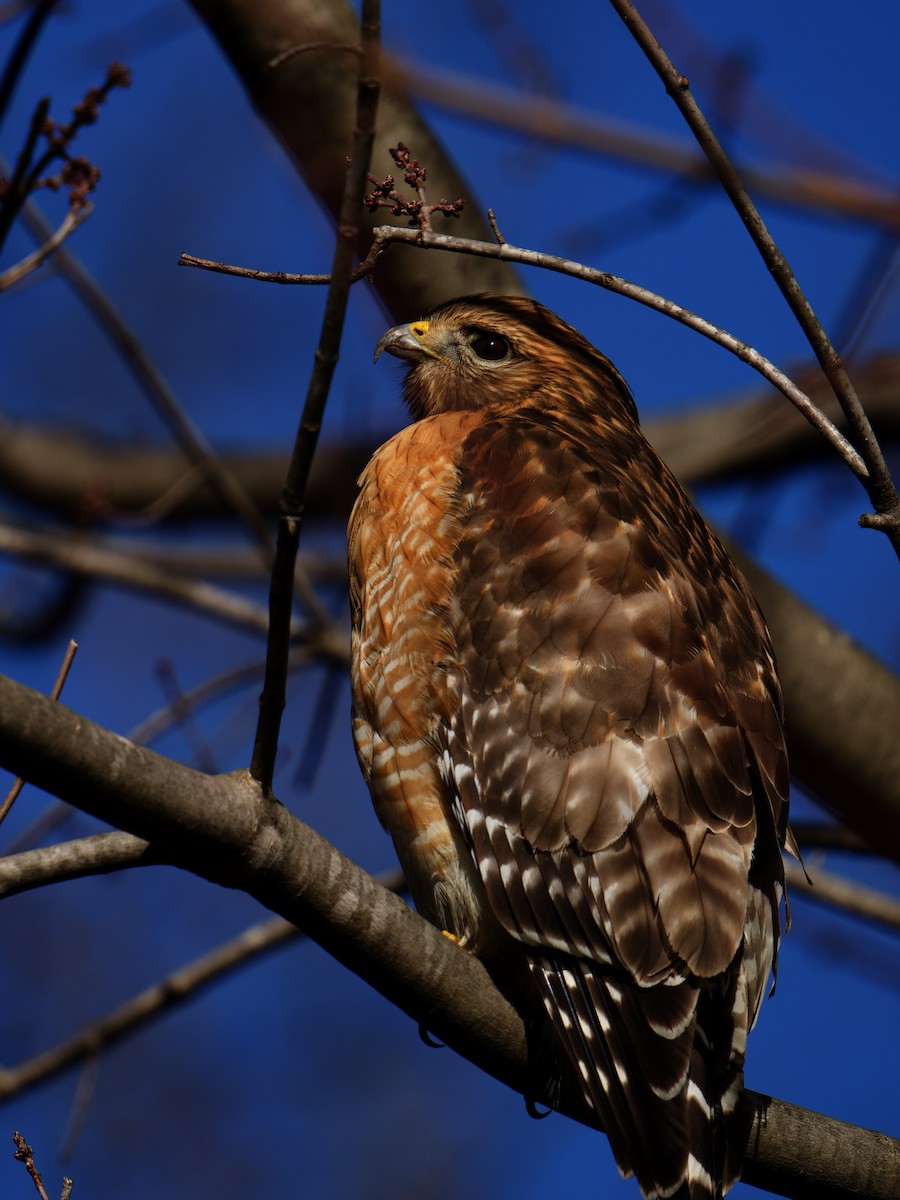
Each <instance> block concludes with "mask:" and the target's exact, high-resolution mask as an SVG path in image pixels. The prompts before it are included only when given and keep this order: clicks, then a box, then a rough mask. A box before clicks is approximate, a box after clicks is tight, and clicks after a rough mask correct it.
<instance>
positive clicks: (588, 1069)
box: [529, 956, 743, 1200]
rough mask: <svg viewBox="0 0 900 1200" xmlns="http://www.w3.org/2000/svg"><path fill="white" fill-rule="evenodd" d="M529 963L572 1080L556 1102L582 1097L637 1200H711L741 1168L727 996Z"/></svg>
mask: <svg viewBox="0 0 900 1200" xmlns="http://www.w3.org/2000/svg"><path fill="white" fill-rule="evenodd" d="M529 965H530V969H531V973H532V976H533V978H534V979H535V981H536V983H537V986H538V988H539V990H540V992H541V996H542V999H543V1001H544V1007H545V1008H546V1010H547V1012H548V1013H549V1015H550V1019H551V1022H552V1024H553V1026H554V1028H555V1030H556V1033H557V1035H558V1036H559V1038H560V1040H561V1042H562V1045H563V1049H564V1052H565V1057H566V1058H567V1059H568V1060H569V1062H570V1063H571V1064H572V1065H573V1066H574V1068H575V1071H577V1076H576V1077H575V1078H574V1080H573V1081H572V1082H571V1083H569V1085H568V1088H567V1084H566V1081H564V1082H563V1087H562V1094H563V1095H565V1094H566V1091H567V1090H569V1091H572V1090H575V1089H578V1090H580V1091H581V1093H582V1094H583V1096H584V1098H585V1099H586V1100H587V1101H588V1103H589V1104H590V1106H591V1108H592V1109H593V1110H594V1112H595V1113H596V1115H597V1118H598V1120H599V1122H600V1124H601V1125H602V1127H603V1129H604V1131H605V1132H606V1134H607V1136H608V1138H609V1143H610V1147H611V1149H612V1152H613V1154H614V1156H615V1159H616V1163H617V1164H618V1167H619V1170H620V1171H621V1173H622V1174H623V1175H624V1176H626V1177H627V1176H629V1175H634V1176H636V1178H637V1182H638V1184H639V1185H640V1188H641V1191H642V1192H643V1194H644V1196H646V1197H656V1198H659V1200H669V1198H674V1200H720V1198H721V1196H722V1195H723V1194H724V1192H726V1191H727V1190H728V1188H729V1187H730V1186H731V1184H732V1183H733V1182H734V1180H735V1178H736V1176H737V1174H738V1171H739V1166H740V1162H739V1160H740V1153H739V1149H738V1148H737V1147H736V1145H735V1144H734V1138H733V1136H731V1134H732V1129H733V1128H734V1123H735V1121H736V1111H735V1105H736V1100H737V1096H738V1094H739V1092H740V1087H741V1081H742V1072H741V1067H742V1063H743V1054H742V1052H741V1053H740V1054H738V1053H736V1050H737V1045H736V1043H740V1037H737V1038H736V1037H734V1036H733V1033H734V1030H733V1020H731V1005H730V1004H729V1003H728V997H725V996H723V995H722V994H721V992H720V993H712V994H709V993H705V992H701V990H700V989H699V988H698V986H697V985H696V984H694V983H692V982H690V981H687V980H685V981H680V982H676V983H673V984H658V985H656V986H654V987H650V988H640V987H638V986H637V985H636V984H635V983H634V982H633V981H632V980H631V979H630V978H629V977H627V976H625V975H623V974H622V973H621V972H617V971H614V970H612V969H610V968H604V967H602V966H598V965H596V964H593V963H588V962H585V961H584V960H582V959H576V958H568V957H563V956H558V957H557V956H554V957H549V956H535V957H534V958H532V959H530V962H529ZM710 1017H711V1018H713V1019H712V1021H711V1022H710V1020H709V1018H710ZM741 1051H742V1045H741Z"/></svg>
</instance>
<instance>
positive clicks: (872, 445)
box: [610, 0, 900, 557]
mask: <svg viewBox="0 0 900 1200" xmlns="http://www.w3.org/2000/svg"><path fill="white" fill-rule="evenodd" d="M610 3H611V4H612V6H613V8H614V9H615V10H616V12H617V13H618V14H619V16H620V17H621V18H622V20H623V21H624V22H625V25H626V27H627V28H628V30H629V32H630V33H631V34H632V36H633V37H634V39H635V41H636V42H637V43H638V45H639V46H640V47H641V49H642V50H643V51H644V54H645V55H646V56H647V58H648V59H649V61H650V63H651V65H652V66H653V69H654V70H655V71H656V73H657V75H659V77H660V79H661V80H662V82H663V84H664V85H665V88H666V91H667V92H668V93H669V95H670V96H671V97H672V99H673V100H674V102H675V104H676V105H677V106H678V109H679V111H680V112H681V115H682V116H683V117H684V119H685V121H686V122H687V124H688V127H689V129H690V130H691V132H692V133H693V134H694V136H695V137H696V139H697V142H698V143H699V145H700V148H701V150H702V151H703V153H704V154H705V155H706V157H707V159H708V160H709V162H710V165H711V166H712V168H713V170H714V171H715V173H716V175H717V176H718V178H719V181H720V183H721V184H722V187H723V188H724V190H725V192H726V194H727V195H728V197H729V199H730V200H731V202H732V204H733V205H734V207H735V209H736V210H737V212H738V215H739V216H740V218H741V220H742V221H743V223H744V225H745V226H746V228H747V231H748V233H749V234H750V237H751V238H752V239H753V243H754V245H755V246H756V248H757V250H758V251H759V253H760V255H761V256H762V259H763V262H764V263H765V264H766V266H767V268H768V269H769V271H770V272H771V274H772V276H773V278H774V280H775V282H776V283H777V285H778V288H779V290H780V291H781V294H782V295H783V296H784V298H785V300H787V302H788V305H789V306H790V309H791V312H792V313H793V314H794V317H795V318H796V320H797V323H798V324H799V326H800V328H801V329H802V330H803V332H804V334H805V335H806V338H807V340H808V342H809V344H810V346H811V347H812V349H813V352H814V353H815V355H816V358H817V359H818V360H819V363H820V365H821V367H822V370H823V372H824V373H825V375H826V377H827V378H828V381H829V382H830V384H831V386H832V387H833V389H834V393H835V395H836V396H837V398H838V400H839V401H840V403H841V407H842V408H843V410H844V414H845V415H846V417H847V421H848V423H849V425H850V429H851V431H852V432H853V435H854V439H855V441H856V444H857V446H858V448H859V451H860V454H861V455H862V457H863V460H864V461H865V464H866V470H867V474H868V476H869V485H868V490H869V496H870V498H871V500H872V503H873V505H874V506H875V510H876V511H875V514H874V515H872V514H867V515H866V516H864V517H863V518H862V519H861V521H860V524H862V525H866V526H869V527H871V528H877V529H881V530H882V531H883V532H884V533H886V534H887V536H888V538H889V539H890V541H891V544H892V545H893V547H894V549H895V551H896V552H897V555H898V557H900V496H898V495H897V491H896V488H895V487H894V483H893V480H892V479H891V474H890V471H889V470H888V466H887V463H886V462H885V460H884V455H883V454H882V452H881V447H880V446H879V444H878V441H877V439H876V437H875V435H874V433H873V432H872V427H871V425H870V424H869V419H868V417H867V416H866V413H865V410H864V409H863V407H862V405H861V404H860V402H859V397H858V396H857V395H856V391H855V389H854V387H853V384H852V383H851V381H850V378H849V376H848V375H847V372H846V370H845V369H844V365H843V363H842V362H841V359H840V356H839V355H838V353H837V351H836V350H835V348H834V346H832V344H831V341H830V339H829V337H828V335H827V334H826V332H825V330H824V329H823V328H822V325H821V323H820V321H819V319H818V317H817V316H816V314H815V312H814V311H813V308H812V305H811V304H810V303H809V301H808V300H807V298H806V295H805V294H804V292H803V289H802V288H801V287H800V285H799V283H798V282H797V278H796V276H795V275H794V272H793V271H792V270H791V267H790V264H789V263H788V261H787V259H786V258H785V256H784V254H783V253H782V252H781V250H780V249H779V248H778V246H777V245H776V243H775V241H774V239H773V237H772V235H771V234H770V233H769V230H768V228H767V227H766V224H765V222H764V221H763V219H762V217H761V216H760V213H759V210H758V209H757V207H756V205H755V204H754V203H753V200H752V199H751V198H750V194H749V192H748V191H747V189H746V187H745V186H744V182H743V180H742V179H741V176H740V174H739V173H738V171H737V170H736V169H735V167H734V165H733V164H732V162H731V160H730V159H729V157H728V155H727V154H726V153H725V150H724V148H723V147H722V145H721V143H720V142H719V140H718V138H717V137H716V135H715V134H714V133H713V130H712V128H711V126H710V124H709V122H708V121H707V120H706V117H705V116H704V115H703V112H702V111H701V109H700V106H699V105H698V104H697V102H696V100H695V99H694V97H693V96H692V95H691V91H690V87H689V84H688V81H687V79H686V78H685V76H684V75H682V74H681V72H680V71H677V70H676V69H675V67H674V66H673V64H672V62H671V60H670V59H669V57H668V55H667V54H666V53H665V51H664V50H663V48H662V47H661V46H660V44H659V42H657V40H656V38H655V37H654V36H653V33H652V31H651V30H650V28H649V26H648V25H647V24H646V22H645V21H644V20H643V18H642V17H641V15H640V13H639V12H638V11H637V9H636V8H635V6H634V5H633V4H632V3H631V0H610Z"/></svg>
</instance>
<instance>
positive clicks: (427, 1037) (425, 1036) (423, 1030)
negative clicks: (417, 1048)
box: [419, 1022, 444, 1050]
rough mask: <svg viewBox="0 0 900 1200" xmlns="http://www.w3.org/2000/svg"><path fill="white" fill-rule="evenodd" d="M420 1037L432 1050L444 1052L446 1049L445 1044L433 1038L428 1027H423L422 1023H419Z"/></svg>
mask: <svg viewBox="0 0 900 1200" xmlns="http://www.w3.org/2000/svg"><path fill="white" fill-rule="evenodd" d="M419 1037H420V1038H421V1039H422V1041H423V1042H424V1043H425V1045H426V1046H430V1047H431V1049H432V1050H443V1049H444V1043H443V1042H439V1041H437V1040H436V1039H435V1038H433V1037H432V1036H431V1034H430V1033H429V1032H428V1026H427V1025H423V1024H422V1023H421V1022H420V1023H419Z"/></svg>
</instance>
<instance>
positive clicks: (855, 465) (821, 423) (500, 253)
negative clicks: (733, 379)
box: [218, 213, 868, 483]
mask: <svg viewBox="0 0 900 1200" xmlns="http://www.w3.org/2000/svg"><path fill="white" fill-rule="evenodd" d="M491 215H492V217H493V213H492V214H491ZM492 227H493V228H494V229H495V233H497V232H499V231H498V230H497V226H496V219H494V220H493V222H492ZM394 242H401V243H404V244H405V245H409V246H419V247H421V248H422V249H426V250H428V249H434V250H446V251H450V252H453V253H456V254H473V255H476V256H477V257H479V258H496V259H503V260H505V261H509V262H515V263H521V264H522V265H524V266H532V267H541V268H543V269H544V270H547V271H557V272H559V273H560V274H562V275H571V276H572V277H574V278H576V279H583V280H585V281H586V282H588V283H594V284H597V285H598V286H599V287H603V288H606V289H607V290H608V291H611V292H616V293H617V294H618V295H620V296H627V297H628V298H629V299H632V300H636V301H637V302H638V303H639V304H644V305H646V306H647V307H648V308H652V309H654V310H655V311H656V312H659V313H662V314H663V315H665V316H667V317H671V318H672V319H673V320H675V321H679V322H680V323H681V324H682V325H686V326H687V327H688V328H689V329H693V330H695V331H696V332H697V333H701V334H702V335H703V336H704V337H707V338H709V339H710V340H711V341H713V342H716V343H717V344H718V345H720V346H722V347H723V348H724V349H726V350H728V351H730V352H731V353H732V354H734V355H736V356H737V357H738V358H739V359H741V361H742V362H745V363H747V365H748V366H750V367H753V369H754V370H756V371H758V372H759V373H760V374H761V375H762V376H763V377H764V378H765V379H767V380H768V381H769V383H771V384H772V385H773V386H774V387H776V388H777V389H778V390H779V391H780V392H781V393H782V394H783V395H784V396H786V397H787V398H788V400H790V401H791V403H792V404H793V405H794V406H795V407H796V408H797V409H798V410H799V411H800V412H801V413H802V414H803V416H804V417H806V419H807V421H809V423H810V424H811V425H813V426H814V427H815V428H816V429H817V430H818V431H819V432H820V433H821V434H822V435H823V436H824V437H825V438H827V439H828V441H829V442H830V443H831V445H832V446H833V447H834V449H835V450H837V452H838V454H840V456H841V458H843V460H844V462H846V464H847V466H848V467H849V468H850V469H851V471H853V473H854V475H856V476H857V478H858V479H860V480H861V481H862V482H863V483H866V482H867V480H868V471H867V468H866V465H865V463H864V462H863V459H862V457H861V456H860V455H859V454H858V453H857V452H856V450H854V449H853V447H852V446H851V445H850V443H849V442H848V441H847V439H846V438H845V437H844V435H843V434H842V433H841V432H840V430H839V429H838V428H837V426H836V425H835V424H834V422H833V421H831V420H830V419H829V418H828V417H827V416H825V414H824V413H823V412H822V411H821V409H820V408H819V407H818V406H817V405H815V404H813V402H812V401H811V400H810V399H809V397H808V396H807V395H806V394H805V393H804V392H803V391H801V389H800V388H798V387H797V385H796V384H795V383H794V382H793V380H792V379H790V378H789V377H788V376H787V375H785V373H784V372H783V371H781V370H779V369H778V367H776V366H775V364H774V363H772V362H770V360H769V359H767V358H765V357H764V356H763V355H762V354H760V353H759V351H758V350H755V349H754V348H753V347H752V346H750V345H748V344H747V343H746V342H742V341H741V340H740V339H739V338H736V337H735V336H734V335H733V334H730V333H728V332H727V331H726V330H724V329H721V328H720V327H719V326H718V325H714V324H713V323H712V322H711V321H707V320H706V318H705V317H701V316H698V315H697V314H696V313H693V312H690V310H688V309H686V308H682V307H681V305H680V304H676V303H675V301H674V300H668V299H666V298H665V297H664V296H660V295H658V294H657V293H655V292H651V291H650V290H649V289H647V288H643V287H640V286H639V285H638V284H635V283H630V282H629V281H628V280H627V279H622V278H620V277H619V276H618V275H610V274H609V272H607V271H600V270H598V269H597V268H595V267H588V266H585V265H584V264H583V263H578V262H574V261H573V260H572V259H569V258H559V257H557V256H556V255H554V254H544V253H543V252H542V251H539V250H526V249H523V248H521V247H519V246H511V245H510V244H509V243H508V242H506V241H499V242H496V243H495V242H480V241H473V240H472V239H470V238H457V237H450V236H449V235H447V234H443V233H434V232H433V231H431V230H427V229H401V228H398V227H397V226H394V225H380V226H379V227H378V228H377V229H375V231H374V242H373V245H372V249H371V251H370V252H369V254H368V255H367V263H368V265H369V269H370V268H371V267H372V266H374V263H375V261H376V260H377V258H378V257H379V255H380V254H381V253H382V252H383V251H384V250H385V249H386V248H387V246H388V245H390V244H391V243H394ZM218 266H219V267H220V268H224V264H218ZM227 270H228V271H229V272H231V271H232V270H234V272H235V273H238V272H241V271H244V270H245V268H234V269H232V268H227ZM255 277H257V278H259V277H261V273H259V272H257V273H256V274H255ZM358 277H359V278H361V276H358ZM311 278H313V279H315V281H316V282H319V280H320V277H319V276H314V277H310V276H305V275H293V276H284V277H283V278H282V279H281V282H283V283H284V282H291V283H305V282H307V281H309V280H310V279H311Z"/></svg>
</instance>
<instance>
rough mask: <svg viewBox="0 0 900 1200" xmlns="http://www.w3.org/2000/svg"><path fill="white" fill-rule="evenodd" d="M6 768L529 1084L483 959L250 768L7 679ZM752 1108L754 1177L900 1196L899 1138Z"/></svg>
mask: <svg viewBox="0 0 900 1200" xmlns="http://www.w3.org/2000/svg"><path fill="white" fill-rule="evenodd" d="M0 766H3V767H5V768H6V769H7V770H10V771H12V772H14V773H16V774H21V775H23V776H24V777H25V778H27V779H28V780H29V781H31V782H32V783H34V784H36V785H37V786H39V787H42V788H45V789H46V790H47V791H50V792H52V793H54V794H55V795H58V796H59V797H60V798H61V799H64V800H67V801H68V802H69V803H71V804H74V805H76V806H77V807H79V808H81V809H83V811H85V812H88V813H91V814H92V815H94V816H96V817H98V818H100V819H101V820H104V821H109V822H112V823H114V824H116V825H118V826H120V827H121V828H123V829H125V830H127V831H128V832H129V833H132V834H134V835H136V836H137V837H140V838H146V839H147V840H148V841H150V842H151V843H152V844H153V845H154V846H156V847H157V849H156V851H155V852H156V853H159V854H160V856H161V857H163V858H165V859H167V860H168V861H170V862H173V863H175V864H177V865H179V866H182V867H183V868H184V869H186V870H190V871H192V872H194V873H195V874H197V875H200V876H202V877H203V878H205V879H208V880H210V881H212V882H215V883H219V884H221V885H222V886H224V887H234V888H239V889H241V890H242V891H245V892H247V893H248V894H249V895H252V896H254V897H256V899H258V900H259V901H260V902H261V903H262V904H264V905H265V906H266V907H267V908H269V909H271V910H272V911H273V912H277V913H279V914H280V915H281V916H283V917H285V918H286V919H287V920H289V921H291V922H292V923H294V924H296V925H297V926H298V927H299V928H300V929H302V930H304V931H305V932H306V933H308V934H309V936H310V937H312V938H313V939H314V940H315V941H317V942H318V943H319V944H320V945H321V946H323V948H324V949H326V950H327V951H328V952H329V953H330V954H332V955H334V957H335V958H337V959H338V960H339V961H340V962H342V963H344V965H345V966H347V967H349V968H350V970H352V971H355V972H356V973H357V974H358V975H359V976H360V977H361V978H363V979H365V980H366V981H367V982H368V983H370V984H371V985H372V986H373V987H375V988H376V989H377V990H378V991H379V992H381V994H382V995H384V996H385V997H386V998H387V999H388V1000H390V1001H391V1002H392V1003H394V1004H396V1005H398V1006H399V1007H400V1008H402V1009H403V1011H404V1012H406V1013H408V1014H409V1015H410V1016H411V1017H412V1018H413V1019H414V1020H416V1021H418V1022H420V1023H422V1024H424V1025H425V1026H426V1027H427V1028H428V1029H430V1030H431V1031H433V1032H434V1033H435V1034H436V1036H437V1037H439V1038H440V1039H441V1040H442V1041H445V1042H446V1043H447V1044H448V1045H449V1046H452V1047H453V1048H454V1049H455V1050H457V1051H458V1052H459V1053H460V1054H462V1055H464V1056H465V1057H466V1058H468V1059H470V1061H472V1062H474V1063H476V1064H477V1065H478V1066H480V1067H481V1068H482V1069H483V1070H486V1071H488V1072H490V1073H491V1074H492V1075H494V1076H495V1077H496V1078H497V1079H500V1080H502V1081H503V1082H504V1083H506V1084H508V1085H509V1086H510V1087H512V1088H515V1089H516V1090H517V1091H522V1090H523V1089H524V1088H525V1085H526V1082H527V1079H528V1068H527V1052H526V1044H525V1035H524V1031H523V1028H522V1023H521V1021H520V1020H519V1018H518V1016H517V1015H516V1013H515V1012H514V1010H513V1009H512V1008H511V1007H510V1006H509V1004H507V1002H506V1001H505V1000H504V999H503V998H502V996H500V994H499V992H497V991H496V989H495V988H494V987H493V985H492V984H491V982H490V980H489V979H488V976H487V973H486V972H485V971H484V969H483V968H482V967H481V965H480V964H479V963H478V962H477V961H476V960H475V959H474V958H472V957H471V955H468V954H466V953H465V952H464V951H462V950H460V949H459V948H458V947H456V946H453V945H451V944H450V943H449V941H448V940H447V939H446V938H444V937H442V936H441V934H440V933H439V932H438V931H437V930H436V929H434V928H433V927H432V926H430V925H428V924H427V923H426V922H425V921H423V920H422V919H421V918H420V917H418V916H416V914H415V913H413V912H411V911H410V910H409V909H408V908H407V907H406V906H405V905H404V904H403V903H402V901H400V900H398V898H397V897H396V896H394V895H393V894H392V893H391V892H388V891H386V890H385V889H384V888H383V887H381V885H380V884H378V883H377V882H376V881H375V880H374V879H372V878H371V876H369V875H367V874H366V873H365V872H364V871H362V870H361V869H360V868H359V867H357V866H356V865H355V864H354V863H352V862H350V860H349V859H347V858H345V857H344V855H342V854H341V853H340V851H338V850H336V849H335V848H334V847H333V846H331V845H330V844H329V843H328V842H326V841H325V840H324V839H323V838H321V837H320V836H319V835H318V834H317V833H316V832H315V831H314V830H312V829H310V828H309V827H308V826H306V825H304V824H303V823H302V822H300V821H298V820H297V819H296V818H295V817H293V816H291V814H290V813H288V812H287V810H286V809H284V808H283V807H282V806H281V805H280V804H279V803H278V802H277V801H276V800H274V799H273V798H268V797H265V796H263V795H261V793H260V792H259V789H258V788H257V787H256V786H255V785H254V784H253V783H252V781H251V780H250V778H249V776H248V775H247V774H246V773H245V772H235V773H233V774H231V775H219V776H210V775H203V774H201V773H200V772H198V771H193V770H190V769H189V768H187V767H183V766H181V765H179V764H178V763H175V762H172V761H171V760H169V759H166V758H163V757H162V756H161V755H158V754H155V753H154V752H153V751H151V750H147V749H145V748H143V747H140V746H135V745H134V744H133V743H131V742H129V741H127V740H126V739H125V738H122V737H119V736H118V735H117V734H114V733H110V732H109V731H108V730H106V729H103V728H101V727H100V726H99V725H95V724H94V723H93V722H91V721H88V720H86V719H85V718H83V717H80V716H79V715H78V714H77V713H75V712H73V711H72V710H71V709H68V708H66V707H65V706H64V705H62V704H59V703H55V702H53V701H51V700H48V699H47V697H46V696H42V695H41V694H40V693H39V692H35V691H33V690H32V689H30V688H27V687H25V686H24V685H22V684H19V683H16V682H14V681H13V680H11V679H8V678H6V677H5V676H0ZM745 1103H746V1114H747V1138H748V1141H747V1158H746V1161H745V1166H744V1172H743V1178H745V1179H746V1180H747V1181H748V1182H751V1183H754V1184H755V1185H756V1186H760V1187H765V1188H767V1189H768V1190H770V1191H774V1192H777V1193H779V1194H781V1195H784V1196H789V1197H796V1198H797V1200H811V1198H812V1197H814V1196H815V1197H827V1198H829V1200H838V1198H841V1200H843V1198H846V1200H850V1198H852V1197H863V1196H865V1197H868V1198H869V1200H895V1198H896V1196H897V1195H898V1194H900V1153H898V1143H897V1142H895V1141H893V1140H892V1139H890V1138H888V1137H886V1136H885V1135H882V1134H879V1133H874V1132H872V1131H870V1130H865V1129H859V1128H857V1127H855V1126H852V1125H846V1124H844V1123H843V1122H840V1121H835V1120H832V1119H831V1118H828V1117H823V1116H821V1115H819V1114H817V1113H813V1112H810V1111H808V1110H805V1109H798V1108H796V1107H795V1106H793V1105H790V1104H787V1103H785V1102H783V1101H779V1100H773V1099H772V1098H771V1097H767V1096H762V1095H759V1094H757V1093H753V1092H747V1093H745ZM570 1115H572V1116H574V1117H575V1118H576V1119H578V1118H580V1117H581V1116H582V1114H580V1113H577V1112H573V1113H571V1114H570Z"/></svg>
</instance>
